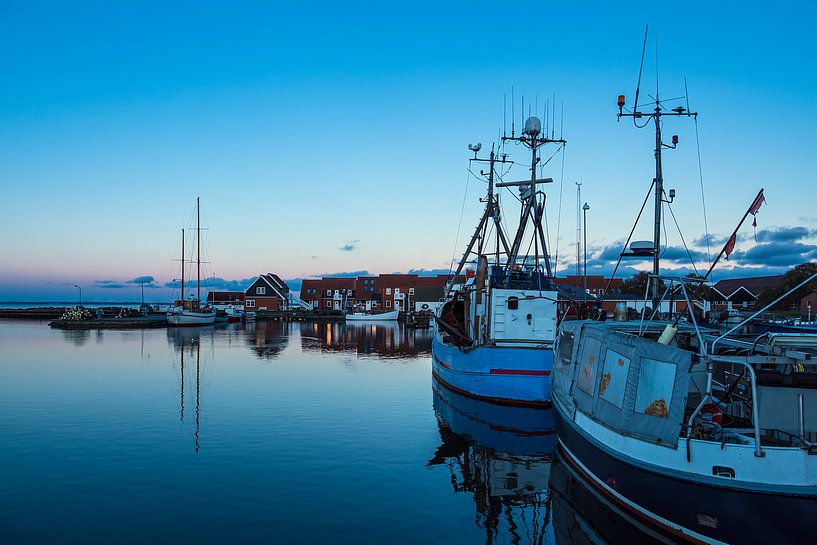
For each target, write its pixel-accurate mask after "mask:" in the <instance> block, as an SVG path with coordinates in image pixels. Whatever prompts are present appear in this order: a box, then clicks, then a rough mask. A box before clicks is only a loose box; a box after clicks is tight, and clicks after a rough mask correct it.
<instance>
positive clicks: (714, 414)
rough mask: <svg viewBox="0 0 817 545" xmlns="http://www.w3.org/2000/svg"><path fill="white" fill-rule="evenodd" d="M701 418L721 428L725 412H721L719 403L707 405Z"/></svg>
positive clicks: (702, 409)
mask: <svg viewBox="0 0 817 545" xmlns="http://www.w3.org/2000/svg"><path fill="white" fill-rule="evenodd" d="M701 416H703V417H704V418H706V419H707V420H709V421H710V422H712V423H713V424H717V425H719V426H720V425H721V422H722V421H723V411H721V408H720V407H719V406H718V404H717V403H707V404H706V405H704V406H703V407H701Z"/></svg>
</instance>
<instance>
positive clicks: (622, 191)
mask: <svg viewBox="0 0 817 545" xmlns="http://www.w3.org/2000/svg"><path fill="white" fill-rule="evenodd" d="M734 6H736V5H734V4H729V3H712V2H687V3H684V4H683V5H680V6H679V5H677V4H672V3H669V4H664V5H662V6H661V7H660V8H658V9H656V8H655V6H654V4H652V3H641V4H639V3H627V4H626V5H625V4H620V3H619V4H615V3H598V4H592V3H582V5H581V6H578V7H572V6H570V5H555V4H546V3H543V2H506V3H501V4H496V3H488V2H479V1H472V2H467V3H464V2H463V3H460V2H452V3H439V2H438V3H423V2H413V3H401V4H389V3H369V4H365V3H351V4H350V3H342V4H341V3H334V2H333V3H325V4H324V3H320V2H310V3H308V4H303V5H301V3H294V2H288V3H280V4H276V3H271V2H258V3H253V2H241V3H235V4H233V5H229V6H228V5H225V4H223V3H215V2H213V3H208V2H175V3H167V2H161V3H160V2H156V3H152V2H139V3H133V4H122V3H111V2H83V3H81V4H79V5H74V4H65V3H58V2H54V3H49V2H30V1H27V2H13V1H5V2H3V3H0V50H2V53H3V54H2V55H0V119H2V122H0V192H1V194H2V197H3V198H2V199H0V230H1V231H0V232H2V237H0V256H2V258H0V259H2V261H0V300H4V301H42V300H55V299H56V300H64V299H68V298H73V297H75V294H76V293H77V291H78V290H77V288H75V287H74V285H78V286H80V287H82V289H83V294H84V297H85V298H86V300H89V301H90V300H106V301H116V300H138V299H139V297H140V284H139V283H140V282H147V284H146V286H148V288H147V289H146V292H148V293H146V299H148V300H167V299H168V298H169V297H170V296H171V293H172V291H173V289H174V288H173V286H174V285H175V283H174V279H178V277H179V276H180V272H179V266H180V264H179V262H178V261H175V260H178V259H179V258H180V253H181V252H180V238H181V233H180V230H181V229H182V228H183V227H187V228H188V229H190V228H191V227H192V226H193V222H194V216H195V201H196V198H197V197H200V198H201V207H202V212H201V217H202V225H203V226H205V227H206V228H207V231H203V232H202V237H203V239H204V241H205V245H204V247H205V250H204V255H205V257H206V259H205V260H206V261H207V263H206V264H205V265H204V273H203V274H204V275H205V276H206V277H208V278H213V277H214V278H215V279H216V280H215V281H211V282H210V284H211V285H213V286H214V287H217V288H229V287H236V286H241V285H243V283H244V282H246V281H247V280H248V279H251V278H253V277H254V276H255V275H257V274H259V273H262V272H275V273H276V274H278V275H280V276H281V277H283V278H286V279H290V280H292V281H293V285H294V284H295V283H296V282H297V279H299V278H303V277H308V276H320V275H325V274H337V273H342V272H352V271H369V272H372V273H387V272H405V271H409V270H425V271H437V270H444V271H447V270H448V269H449V267H450V263H451V260H452V257H453V256H456V257H459V255H461V253H462V251H463V249H464V246H465V244H466V242H467V239H468V236H469V235H470V232H471V231H472V230H473V228H474V226H475V225H476V223H477V221H478V219H479V216H480V214H481V209H482V206H483V204H482V203H480V202H479V198H480V197H481V196H482V194H483V192H484V189H485V185H484V183H483V182H482V181H480V180H479V179H477V178H475V177H473V176H471V175H469V173H468V166H469V165H468V158H469V157H470V156H471V153H470V152H469V151H468V149H467V145H468V144H469V143H476V142H482V143H483V145H484V148H483V149H487V147H489V146H490V144H491V143H492V142H495V141H496V140H497V138H498V136H499V135H500V133H501V131H502V128H503V125H506V124H507V126H508V128H509V125H510V117H511V107H510V102H511V93H512V89H513V97H514V103H515V106H514V114H515V115H514V118H515V120H516V121H515V125H516V126H517V127H518V126H519V125H521V124H522V123H523V121H524V120H523V117H526V115H524V116H523V112H521V97H522V95H524V97H525V104H526V106H525V109H526V110H528V108H531V113H535V112H539V113H540V117H542V115H541V114H542V112H543V110H544V108H545V102H546V101H548V102H549V106H551V105H552V103H553V101H554V99H553V97H554V96H555V97H556V100H555V102H556V104H557V105H558V108H557V123H556V124H557V125H559V126H560V129H561V127H563V132H562V135H563V137H564V138H565V139H566V140H567V141H568V144H567V146H566V149H565V152H564V170H563V171H562V155H561V153H559V154H557V155H556V156H555V157H554V159H553V160H552V161H551V162H550V163H549V164H548V165H546V166H545V168H544V169H543V175H544V176H549V177H552V178H553V179H554V180H555V183H554V184H552V185H549V186H547V188H546V190H547V195H548V196H547V215H548V228H549V229H548V231H549V238H550V239H551V241H552V242H551V253H552V254H554V255H555V254H556V253H557V250H558V254H559V263H560V266H559V274H569V273H571V272H573V271H575V263H576V249H575V248H576V246H575V237H576V204H577V196H576V185H575V182H577V181H581V182H582V201H587V202H588V204H589V205H590V207H591V208H590V212H589V213H588V225H587V238H588V244H587V246H588V265H589V272H600V273H604V272H609V271H610V270H611V268H612V265H613V264H614V263H615V261H616V259H617V257H618V252H619V251H620V246H621V244H622V243H623V241H624V240H625V239H626V237H627V235H628V233H629V231H630V228H631V225H632V223H633V221H634V219H635V216H636V214H637V212H638V208H639V207H640V205H641V201H642V199H643V198H644V195H645V193H646V191H647V188H648V186H649V183H650V181H651V180H652V177H653V175H654V162H653V148H654V138H655V137H654V132H653V131H652V130H651V129H649V128H644V129H637V128H635V127H634V126H633V124H632V123H631V122H627V121H622V122H618V121H617V119H616V115H615V114H616V111H617V108H616V97H617V95H618V94H625V95H626V96H627V100H628V105H632V97H633V94H634V90H635V85H636V79H637V76H638V68H639V61H640V56H641V46H642V40H643V35H644V26H645V25H646V24H649V25H650V32H649V37H648V40H647V50H646V58H645V64H644V73H643V79H642V92H641V97H642V100H641V102H643V101H644V99H645V97H648V96H649V95H651V94H652V95H654V92H655V88H656V81H658V82H659V84H660V87H659V90H660V93H661V96H662V97H663V98H675V97H679V96H684V94H685V90H684V78H686V81H687V86H688V100H689V105H690V107H691V108H692V109H693V110H696V111H698V112H699V113H700V115H699V118H698V123H697V131H698V138H696V124H695V123H694V122H693V121H691V120H688V119H668V120H667V121H666V122H665V125H664V133H665V140H668V139H669V135H671V134H677V135H678V136H679V140H680V143H679V146H678V148H677V149H675V150H667V151H666V152H665V153H664V178H665V184H666V187H667V188H670V187H672V188H675V189H676V191H677V197H676V200H675V202H674V204H673V207H672V209H673V213H674V214H675V217H676V219H677V221H678V224H679V226H680V228H681V229H680V230H681V232H682V233H683V236H684V240H685V241H686V243H687V245H688V246H689V247H690V254H692V255H693V257H694V258H695V260H696V262H697V266H698V267H699V268H700V267H703V268H706V263H707V261H708V257H707V248H706V244H705V242H704V240H705V239H704V235H705V233H706V228H705V226H707V227H708V230H709V232H710V233H712V234H713V237H712V241H714V240H718V239H720V238H723V237H724V236H725V235H728V234H729V233H730V232H731V231H732V230H733V229H734V227H735V225H736V224H737V222H738V220H739V219H740V217H741V216H742V214H743V212H744V211H745V210H746V208H747V207H748V206H749V204H750V203H751V201H752V199H753V198H754V196H755V194H756V193H757V191H758V190H759V189H760V188H761V187H762V188H765V194H766V200H767V204H766V205H765V206H764V207H763V208H762V209H761V212H760V213H759V215H758V218H757V221H758V229H757V237H756V236H755V234H754V231H753V229H752V228H751V226H750V225H749V224H750V222H747V224H746V225H745V226H744V228H743V229H742V230H741V237H740V239H739V243H738V248H737V250H736V252H735V253H734V254H733V255H732V257H731V258H730V260H729V261H728V262H726V263H724V264H722V265H719V267H718V269H717V273H716V274H717V275H721V276H728V275H730V274H731V275H739V274H751V275H758V274H765V273H777V272H781V271H785V270H786V269H787V268H788V267H791V266H793V265H796V264H799V263H802V262H804V261H808V260H814V259H817V210H816V209H815V208H816V207H817V204H815V203H817V199H815V197H817V190H815V181H817V180H815V173H816V172H817V168H815V167H817V149H815V148H817V145H815V139H814V138H813V137H812V132H813V125H814V121H815V119H817V101H815V100H814V99H815V92H814V89H815V88H817V71H816V70H815V69H814V60H813V58H812V55H813V51H815V50H817V38H815V33H814V29H813V25H814V21H815V20H817V19H816V18H815V16H817V4H815V3H814V2H776V3H774V4H769V3H764V2H742V3H741V4H740V7H739V8H738V7H734ZM624 8H626V9H624ZM656 52H657V54H656ZM656 60H657V63H656ZM656 68H657V70H658V76H659V77H658V78H657V77H656ZM646 100H651V99H646ZM503 103H505V104H506V107H505V108H504V109H503ZM670 105H671V106H675V105H684V106H685V105H686V100H685V99H682V100H679V101H675V102H674V103H670ZM551 111H552V110H551ZM562 112H563V115H564V123H563V125H562V123H561V118H562ZM524 114H527V112H524ZM557 132H559V131H557ZM557 136H558V134H557ZM696 142H699V143H700V157H701V160H700V173H699V161H698V154H697V149H698V146H697V145H696ZM505 151H507V152H509V153H511V154H512V155H511V157H512V158H517V159H519V160H524V159H526V158H527V155H526V154H525V153H523V152H522V151H521V150H519V149H517V148H512V147H511V146H510V145H507V146H506V148H505ZM554 151H555V149H554ZM546 155H549V152H546ZM525 168H526V167H525V166H518V167H514V170H512V171H511V172H510V173H509V174H508V176H510V177H511V178H514V177H516V176H517V175H518V176H521V178H524V177H525V176H526V173H525ZM521 178H519V179H521ZM702 181H703V188H704V196H705V199H702V194H701V186H702V183H701V182H702ZM503 198H504V199H505V200H504V201H503V203H506V204H507V205H508V208H511V210H512V204H513V199H512V197H511V196H510V195H506V196H505V197H503ZM704 204H705V207H706V211H707V214H706V221H705V218H704V214H703V208H704ZM511 210H509V211H508V212H507V214H506V218H510V217H512V216H513V212H512V211H511ZM750 219H751V218H750ZM650 225H651V214H647V215H646V216H645V218H644V220H642V222H641V223H640V224H639V227H638V228H637V230H636V237H635V238H636V239H647V238H650V236H651V235H650V229H651V227H650ZM666 229H667V235H668V242H667V245H668V248H667V249H666V253H665V258H666V261H665V263H666V265H667V266H668V267H670V268H673V267H675V268H679V269H681V270H688V269H690V270H691V265H690V263H689V259H688V258H687V257H686V256H687V254H686V251H684V250H683V243H682V242H681V238H680V236H679V235H678V230H677V229H675V225H674V223H667V225H666ZM192 234H193V231H188V235H189V236H188V242H187V250H188V251H189V250H190V248H191V247H192V246H193V237H192V236H191V235H192ZM557 240H558V244H557ZM722 243H723V240H720V244H722ZM556 246H558V248H556ZM710 246H711V248H710V254H711V253H715V254H717V251H718V250H719V247H715V246H718V245H717V244H714V243H713V242H711V243H710ZM189 257H190V255H188V258H189ZM672 257H675V258H676V259H671V258H672ZM646 266H647V264H644V263H627V264H626V265H625V266H624V269H623V273H625V274H626V273H632V272H633V271H634V270H636V269H638V268H644V267H646ZM188 274H190V271H188ZM148 277H150V278H151V280H147V279H148Z"/></svg>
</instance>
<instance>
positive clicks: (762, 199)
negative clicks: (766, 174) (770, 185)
mask: <svg viewBox="0 0 817 545" xmlns="http://www.w3.org/2000/svg"><path fill="white" fill-rule="evenodd" d="M765 202H766V197H765V196H764V195H763V190H762V189H761V190H760V193H758V194H757V197H755V200H754V202H753V203H752V206H750V207H749V213H750V214H752V215H753V216H756V215H757V211H758V210H760V207H761V206H762V205H763V203H765Z"/></svg>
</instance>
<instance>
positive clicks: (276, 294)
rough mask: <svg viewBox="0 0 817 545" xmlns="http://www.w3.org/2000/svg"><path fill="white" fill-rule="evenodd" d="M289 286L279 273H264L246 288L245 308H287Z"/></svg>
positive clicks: (252, 310) (252, 309)
mask: <svg viewBox="0 0 817 545" xmlns="http://www.w3.org/2000/svg"><path fill="white" fill-rule="evenodd" d="M288 308H289V286H287V285H286V283H285V282H284V281H283V280H281V278H280V277H279V276H278V275H277V274H272V273H267V274H262V275H261V276H259V277H258V278H256V279H255V281H254V282H253V283H252V284H250V286H249V287H248V288H247V289H246V290H244V310H246V311H247V312H255V311H258V310H287V309H288Z"/></svg>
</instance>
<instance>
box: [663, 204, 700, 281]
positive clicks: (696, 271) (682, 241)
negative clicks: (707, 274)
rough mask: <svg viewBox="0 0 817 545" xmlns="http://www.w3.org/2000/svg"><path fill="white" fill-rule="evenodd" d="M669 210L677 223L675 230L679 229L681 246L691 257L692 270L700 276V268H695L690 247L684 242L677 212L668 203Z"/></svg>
mask: <svg viewBox="0 0 817 545" xmlns="http://www.w3.org/2000/svg"><path fill="white" fill-rule="evenodd" d="M667 210H669V213H670V215H671V216H672V221H674V222H675V228H676V229H678V236H680V237H681V244H683V245H684V250H686V252H687V256H689V261H690V263H692V270H694V271H695V274H696V275H697V274H698V267H696V266H695V260H694V259H692V253H691V252H690V251H689V247H688V246H687V243H686V241H685V240H684V234H683V233H682V232H681V226H680V225H678V220H677V219H675V212H673V211H672V205H671V204H670V203H667Z"/></svg>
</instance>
